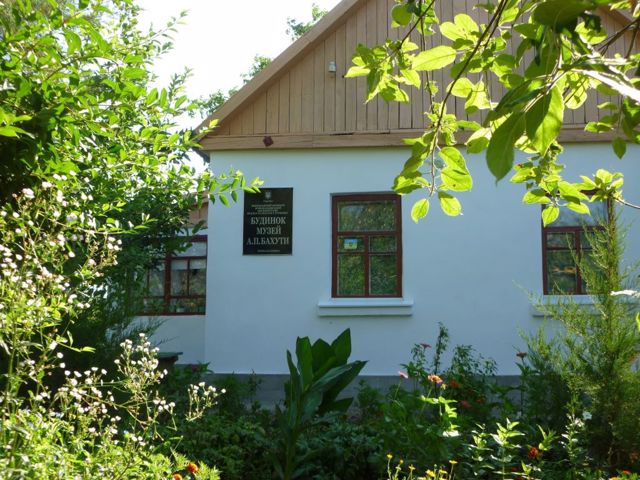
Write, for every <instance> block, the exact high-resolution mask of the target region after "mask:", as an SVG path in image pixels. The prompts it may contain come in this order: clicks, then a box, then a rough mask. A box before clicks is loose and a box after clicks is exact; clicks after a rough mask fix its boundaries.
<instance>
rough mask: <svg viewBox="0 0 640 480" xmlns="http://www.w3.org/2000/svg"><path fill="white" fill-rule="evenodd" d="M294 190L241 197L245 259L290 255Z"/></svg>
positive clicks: (248, 194)
mask: <svg viewBox="0 0 640 480" xmlns="http://www.w3.org/2000/svg"><path fill="white" fill-rule="evenodd" d="M292 211H293V188H263V189H261V191H260V193H247V192H245V194H244V235H243V247H242V253H243V254H244V255H291V243H292V235H291V232H292V228H291V223H292V220H293V215H292Z"/></svg>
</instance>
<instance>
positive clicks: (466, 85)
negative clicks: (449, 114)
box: [449, 77, 473, 98]
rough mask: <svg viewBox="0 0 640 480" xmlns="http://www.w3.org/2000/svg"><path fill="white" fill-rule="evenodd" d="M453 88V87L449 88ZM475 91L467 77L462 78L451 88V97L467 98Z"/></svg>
mask: <svg viewBox="0 0 640 480" xmlns="http://www.w3.org/2000/svg"><path fill="white" fill-rule="evenodd" d="M449 88H451V85H450V86H449ZM472 90H473V83H472V82H471V80H469V79H468V78H466V77H460V78H459V79H458V81H457V82H456V83H455V84H453V88H451V95H454V96H456V97H460V98H467V97H468V96H469V94H470V93H471V91H472Z"/></svg>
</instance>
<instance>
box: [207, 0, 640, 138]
mask: <svg viewBox="0 0 640 480" xmlns="http://www.w3.org/2000/svg"><path fill="white" fill-rule="evenodd" d="M477 3H478V1H477V0H450V1H447V2H436V5H437V7H438V9H439V10H440V11H439V12H438V16H439V18H440V20H441V21H447V20H451V19H453V17H454V15H456V14H458V13H467V14H468V15H470V16H471V17H472V18H474V20H476V22H478V23H486V22H487V20H488V18H487V14H486V13H485V12H484V11H482V10H480V9H475V8H473V7H474V5H476V4H477ZM393 5H395V0H343V1H342V2H341V3H340V4H339V5H338V6H336V7H335V8H334V9H333V10H332V11H331V12H329V13H328V14H327V15H326V16H325V17H324V18H323V19H322V20H321V21H320V22H319V23H318V24H317V25H316V26H315V27H314V28H313V29H312V30H311V31H310V32H308V33H307V34H306V35H305V36H303V37H302V38H301V39H299V40H297V41H296V42H295V43H294V44H293V45H291V46H290V47H289V48H288V49H287V50H285V52H283V53H282V54H281V55H280V56H279V57H277V58H276V59H275V60H274V61H273V62H272V63H271V64H270V65H269V66H267V67H266V68H265V69H264V70H263V71H262V72H260V73H259V74H258V75H257V76H256V77H255V78H254V79H253V80H252V81H251V82H249V84H247V85H246V86H245V87H244V88H242V89H241V90H240V91H239V92H238V93H236V95H234V96H233V97H232V98H231V99H230V100H229V101H228V102H227V103H225V104H224V105H223V106H222V107H221V108H220V109H219V110H218V111H217V112H215V113H214V114H213V115H212V117H211V118H218V119H219V120H220V124H219V127H218V128H217V129H216V130H214V131H213V132H212V133H210V134H209V135H207V136H206V137H205V138H203V139H202V141H201V145H202V149H203V150H205V151H207V150H211V151H216V150H235V149H258V148H260V149H261V148H272V149H273V148H317V147H344V146H353V147H357V146H391V145H401V139H402V138H406V137H408V136H412V135H413V136H415V135H417V134H418V133H419V132H420V131H422V130H423V129H424V127H425V116H424V113H423V112H425V111H426V110H428V107H429V103H428V102H429V98H428V95H427V94H426V93H425V92H424V90H423V89H416V88H410V89H409V88H408V89H407V92H408V93H409V95H410V98H411V102H410V103H406V104H400V103H397V102H392V103H386V102H384V101H383V100H382V99H380V98H376V99H374V100H372V101H371V102H369V103H368V104H365V103H364V99H365V97H366V79H365V78H362V77H361V78H357V79H345V78H344V74H345V73H346V71H347V70H348V69H349V67H350V66H351V56H352V55H353V53H354V52H355V49H356V46H357V45H358V44H359V43H362V44H365V45H368V46H372V45H375V44H380V43H383V42H384V41H385V40H386V39H387V38H390V39H397V38H401V37H402V36H404V35H405V34H406V31H407V29H397V28H391V26H390V24H391V18H390V13H389V12H390V10H391V8H392V7H393ZM603 21H604V26H605V28H606V29H607V31H610V32H612V31H615V30H619V29H620V28H621V27H622V26H624V25H626V23H628V19H626V18H625V16H624V15H623V14H622V13H617V12H607V13H605V14H604V15H603ZM516 37H517V35H516ZM411 39H412V41H414V42H415V43H417V44H418V45H422V46H423V47H424V48H432V47H434V46H436V45H439V44H440V43H441V42H442V37H441V36H440V35H439V34H436V35H433V36H431V37H427V38H423V37H421V36H420V35H419V34H418V33H417V32H413V33H412V35H411ZM421 42H422V43H421ZM631 42H633V36H632V33H631V32H628V33H627V34H625V35H622V36H620V38H618V39H617V40H616V42H615V43H614V44H613V46H612V47H611V49H610V51H611V52H613V53H620V54H623V55H624V54H625V53H626V52H627V51H628V49H629V47H630V45H631ZM637 43H638V42H636V46H637ZM511 47H512V50H513V52H511V53H512V54H513V53H515V49H516V45H512V46H511ZM333 63H335V70H336V71H335V72H332V71H330V68H329V65H330V64H333ZM433 77H434V79H435V81H436V82H437V83H438V85H439V86H440V88H441V89H442V88H444V87H445V86H446V85H447V84H448V83H449V82H450V79H449V78H448V76H447V75H446V74H445V73H443V72H434V73H433ZM423 80H424V76H423ZM490 88H491V89H492V94H493V95H495V94H494V93H493V92H497V93H498V95H499V94H500V92H501V91H502V92H504V88H503V87H502V85H500V84H499V83H498V82H497V81H495V82H492V84H491V85H490ZM610 100H612V98H611V97H608V96H605V95H602V94H600V93H598V94H597V95H594V96H592V97H591V98H590V99H589V100H588V101H587V102H585V104H584V105H583V106H582V107H581V108H579V109H577V110H566V112H565V126H564V128H563V132H562V134H561V140H562V141H566V142H571V141H603V140H605V138H604V137H605V136H604V135H602V134H600V135H590V134H587V133H585V132H584V131H583V129H584V125H585V124H586V123H587V122H590V121H595V120H598V119H599V117H600V116H603V115H606V114H607V112H606V111H601V110H599V109H598V108H597V105H598V104H600V103H602V102H605V101H610ZM447 108H448V110H449V111H455V112H456V113H457V114H458V116H459V117H462V116H463V114H464V99H459V98H451V99H450V100H449V101H448V104H447ZM484 115H485V113H484V112H480V113H477V114H474V115H471V116H469V118H470V119H473V120H476V121H482V120H483V119H484Z"/></svg>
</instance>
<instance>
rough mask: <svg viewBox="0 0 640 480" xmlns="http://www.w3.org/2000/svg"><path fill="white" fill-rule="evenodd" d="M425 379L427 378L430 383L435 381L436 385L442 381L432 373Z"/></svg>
mask: <svg viewBox="0 0 640 480" xmlns="http://www.w3.org/2000/svg"><path fill="white" fill-rule="evenodd" d="M427 380H429V381H430V382H431V383H437V384H438V385H440V384H441V383H442V379H441V378H440V377H439V376H438V375H436V374H433V373H432V374H431V375H428V376H427Z"/></svg>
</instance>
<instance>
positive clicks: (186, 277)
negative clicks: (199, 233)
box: [144, 237, 207, 315]
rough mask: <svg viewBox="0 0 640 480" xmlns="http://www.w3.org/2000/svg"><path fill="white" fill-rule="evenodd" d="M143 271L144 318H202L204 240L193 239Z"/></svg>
mask: <svg viewBox="0 0 640 480" xmlns="http://www.w3.org/2000/svg"><path fill="white" fill-rule="evenodd" d="M191 242H192V243H191V245H190V246H189V247H188V248H187V249H186V250H185V251H183V252H176V253H173V254H171V255H167V257H166V258H165V259H164V260H162V261H161V262H160V263H159V264H158V265H157V266H156V267H155V268H154V269H150V270H149V271H147V277H146V296H145V301H144V305H145V306H144V310H145V312H144V313H145V314H146V315H175V314H182V315H187V314H188V315H203V314H204V313H205V306H206V282H207V239H206V237H194V238H193V239H192V240H191Z"/></svg>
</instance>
